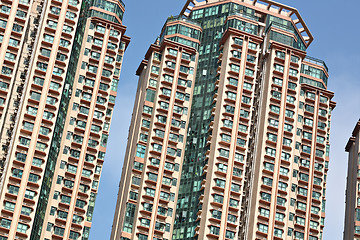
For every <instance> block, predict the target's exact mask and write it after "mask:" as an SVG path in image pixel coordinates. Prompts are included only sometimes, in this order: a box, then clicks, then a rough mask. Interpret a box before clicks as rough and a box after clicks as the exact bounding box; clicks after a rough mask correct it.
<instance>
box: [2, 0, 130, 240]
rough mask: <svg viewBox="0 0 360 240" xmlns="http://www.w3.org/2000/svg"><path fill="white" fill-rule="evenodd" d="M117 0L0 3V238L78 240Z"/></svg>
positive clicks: (87, 211)
mask: <svg viewBox="0 0 360 240" xmlns="http://www.w3.org/2000/svg"><path fill="white" fill-rule="evenodd" d="M124 7H125V6H124V4H123V3H122V2H120V1H117V0H116V1H115V0H114V1H111V0H109V1H104V0H84V1H79V0H61V1H57V0H51V1H50V0H14V1H7V0H4V1H1V7H0V8H1V14H0V21H1V28H0V38H1V48H0V67H1V75H0V81H1V83H0V84H1V86H2V87H1V88H2V90H1V91H2V92H1V94H2V99H3V101H2V106H1V110H2V112H1V120H0V121H1V123H0V124H1V129H2V130H1V144H2V147H1V152H0V154H1V163H2V169H1V170H2V171H1V186H0V187H1V192H0V215H1V216H0V218H1V220H0V239H80V238H82V239H88V235H89V230H90V227H91V220H92V212H93V208H94V203H95V198H96V194H97V187H98V182H99V178H100V174H101V167H102V165H103V162H104V155H105V151H106V141H107V136H108V133H109V126H110V122H111V116H112V111H113V107H114V103H115V97H116V88H117V84H118V81H119V72H120V68H121V62H122V56H123V53H124V51H125V47H126V45H127V44H128V43H129V38H128V37H126V36H124V33H125V30H126V28H125V27H124V26H123V25H122V17H123V13H124Z"/></svg>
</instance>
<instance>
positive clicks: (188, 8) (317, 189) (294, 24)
mask: <svg viewBox="0 0 360 240" xmlns="http://www.w3.org/2000/svg"><path fill="white" fill-rule="evenodd" d="M180 16H181V18H182V19H186V21H194V22H196V23H197V24H198V25H199V26H200V27H201V29H202V31H201V35H200V38H199V40H200V46H199V48H198V55H199V56H198V60H197V62H196V63H195V69H196V75H195V79H194V80H195V81H194V83H195V84H194V89H193V92H192V94H191V95H190V99H192V102H191V114H190V116H189V120H188V121H189V124H188V127H187V128H186V131H185V132H186V135H187V138H186V144H185V145H184V148H183V149H180V150H182V151H181V152H184V156H183V158H182V159H179V160H181V161H180V162H179V165H180V166H179V169H180V170H181V179H180V184H179V188H178V192H176V191H175V192H174V195H175V198H174V199H175V200H177V204H176V209H173V208H172V212H175V216H173V218H164V219H163V221H162V224H165V226H168V231H167V230H166V228H165V232H164V234H158V233H157V232H153V231H147V228H146V227H148V226H149V224H148V221H147V220H143V218H139V213H140V215H141V216H143V215H142V211H143V210H142V209H143V203H144V202H148V201H143V200H141V199H137V198H136V199H133V200H136V201H134V202H132V201H130V200H128V203H130V202H131V204H132V205H131V208H128V205H126V206H125V200H123V199H124V198H129V197H128V196H129V193H130V194H133V195H134V196H137V195H136V194H138V191H136V190H135V188H132V187H129V186H128V184H130V183H129V182H130V173H131V172H134V168H135V165H133V163H134V161H135V162H136V161H137V158H136V157H135V156H134V154H132V155H131V154H129V148H130V147H131V146H132V148H133V149H135V144H137V143H138V141H139V140H138V139H136V140H133V135H132V133H131V134H130V136H131V137H129V142H128V152H127V153H126V158H125V163H124V168H123V173H122V174H123V175H122V180H121V182H120V190H119V198H118V205H117V209H116V213H115V220H114V225H113V235H112V239H188V240H190V239H271V240H272V239H312V240H315V239H319V240H320V239H322V232H323V228H324V218H325V203H326V198H325V191H326V176H327V171H328V163H329V146H330V144H329V134H330V122H331V111H332V110H333V109H334V108H335V103H334V102H332V101H331V99H332V97H333V95H334V94H333V93H332V92H330V91H328V90H327V82H328V77H329V75H328V69H327V66H326V64H325V63H324V62H323V61H321V60H318V59H315V58H311V57H308V56H307V53H306V49H307V47H308V46H309V45H310V44H311V42H312V41H313V37H312V35H311V33H310V31H309V29H308V28H307V26H306V25H305V23H304V21H303V19H302V18H301V16H300V14H299V13H298V11H297V10H296V9H294V8H291V7H288V6H285V5H282V4H279V3H275V2H273V1H261V2H259V1H256V0H244V1H236V0H228V1H217V0H213V1H200V2H198V1H187V3H186V5H185V7H184V8H183V10H182V11H181V14H180ZM169 19H172V18H169ZM183 21H184V20H183ZM171 40H172V41H176V40H178V39H175V38H172V39H171ZM180 42H181V43H184V41H180ZM177 43H179V41H177ZM175 44H176V43H175ZM177 63H178V64H179V62H177ZM147 64H148V62H147ZM175 77H176V76H175ZM150 79H151V78H149V77H148V76H146V77H145V80H144V79H143V78H140V82H141V81H145V82H147V81H150ZM175 80H176V79H175ZM139 84H141V83H139ZM143 91H144V90H143ZM138 94H139V90H138ZM156 94H161V91H160V90H159V89H158V90H157V93H156ZM140 99H141V98H140ZM135 105H136V107H135V109H134V115H139V116H140V115H141V114H143V108H142V107H143V105H144V103H141V102H140V103H138V102H137V103H136V104H135ZM145 106H146V104H145ZM134 115H133V120H132V123H131V124H132V125H131V129H138V128H139V126H140V124H141V123H140V122H139V120H138V121H135V118H134ZM153 115H154V116H156V113H154V114H153ZM168 124H169V123H168ZM168 127H169V126H168ZM137 134H141V133H137ZM137 134H136V135H137ZM139 138H141V135H139ZM143 150H144V154H143V155H142V156H141V158H143V159H144V160H141V161H144V166H146V165H149V162H151V159H152V158H151V157H150V156H149V155H150V154H151V151H152V148H151V144H147V146H146V147H144V148H143ZM133 151H135V150H133ZM164 160H165V159H164ZM160 161H162V159H160ZM165 161H166V160H165ZM139 170H140V172H139V180H138V183H139V184H138V185H139V186H140V190H139V191H146V187H147V184H148V181H149V180H148V179H149V178H150V176H147V170H146V168H144V169H143V168H141V169H139ZM125 176H128V177H127V178H125ZM157 181H158V183H157V184H160V181H161V179H160V180H159V179H157ZM125 183H127V184H125ZM174 190H176V189H174ZM132 192H133V193H132ZM139 195H140V193H139ZM130 198H131V197H130ZM150 203H151V204H153V205H158V203H157V202H156V199H152V198H151V199H150ZM151 216H152V218H153V215H151ZM171 216H172V215H171ZM149 217H150V216H149ZM149 219H150V218H149ZM149 221H150V220H149ZM160 222H161V221H160ZM151 223H152V220H151ZM144 227H145V228H144ZM167 232H169V233H170V235H168V233H167Z"/></svg>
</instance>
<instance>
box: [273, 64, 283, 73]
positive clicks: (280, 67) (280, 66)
mask: <svg viewBox="0 0 360 240" xmlns="http://www.w3.org/2000/svg"><path fill="white" fill-rule="evenodd" d="M275 70H276V71H278V72H284V66H282V65H279V64H275Z"/></svg>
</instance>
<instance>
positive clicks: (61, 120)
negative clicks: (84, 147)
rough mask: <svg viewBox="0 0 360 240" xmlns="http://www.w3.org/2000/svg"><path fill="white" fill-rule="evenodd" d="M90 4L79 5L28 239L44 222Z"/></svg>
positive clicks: (86, 0)
mask: <svg viewBox="0 0 360 240" xmlns="http://www.w3.org/2000/svg"><path fill="white" fill-rule="evenodd" d="M90 6H91V0H85V1H83V3H82V6H81V14H80V15H81V16H83V17H81V18H80V19H79V22H78V26H77V28H76V33H75V41H74V44H73V48H72V50H71V57H70V61H69V66H70V67H69V68H68V70H67V74H66V78H65V87H64V90H63V93H62V97H61V103H60V109H59V114H58V117H57V119H56V123H55V130H54V136H53V139H52V142H51V151H50V152H49V157H48V159H47V161H46V168H45V173H44V179H45V181H44V182H43V184H42V186H41V190H40V197H39V201H38V206H37V208H36V214H35V219H34V228H33V230H32V231H31V237H30V239H34V240H35V239H39V238H40V235H41V231H42V227H43V223H44V217H45V212H46V208H47V205H48V202H49V194H50V189H51V186H52V182H53V178H54V170H55V166H56V162H57V159H58V155H59V151H60V143H61V138H62V134H63V131H64V126H65V119H66V114H67V112H68V107H69V102H70V97H71V92H72V89H73V84H74V78H75V73H76V70H77V65H78V60H79V55H80V50H81V44H82V42H83V37H84V31H85V26H86V20H87V16H88V15H87V14H86V13H87V12H88V10H89V7H90Z"/></svg>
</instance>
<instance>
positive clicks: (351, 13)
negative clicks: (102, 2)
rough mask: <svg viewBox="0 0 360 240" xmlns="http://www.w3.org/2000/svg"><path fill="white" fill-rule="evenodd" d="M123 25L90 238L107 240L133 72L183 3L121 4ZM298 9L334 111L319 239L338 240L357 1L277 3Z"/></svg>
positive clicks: (358, 111)
mask: <svg viewBox="0 0 360 240" xmlns="http://www.w3.org/2000/svg"><path fill="white" fill-rule="evenodd" d="M123 1H124V2H125V4H126V12H125V15H124V25H125V26H127V28H128V30H127V33H126V35H128V36H130V37H131V38H132V40H131V43H130V45H129V47H128V49H127V51H126V53H125V58H124V63H123V67H122V72H121V79H120V84H119V89H118V97H117V100H116V106H115V112H114V117H113V121H112V126H111V133H110V137H109V141H108V149H107V153H106V158H105V163H104V168H103V173H102V177H101V182H100V188H99V194H98V197H97V200H96V206H95V212H94V218H93V224H92V229H91V232H90V239H91V240H93V239H94V240H102V239H109V238H110V233H111V226H112V220H113V216H114V211H115V205H116V198H117V193H118V184H119V181H120V175H121V170H122V164H123V159H124V152H125V148H126V140H127V135H128V129H129V124H130V118H131V114H132V108H133V102H134V98H135V93H136V86H137V81H138V78H137V76H136V75H135V71H136V69H137V68H138V66H139V64H140V62H141V60H142V59H143V57H144V55H145V53H146V51H147V49H148V47H149V46H150V44H151V43H153V42H154V41H155V39H156V37H157V35H158V34H159V33H160V30H161V28H162V26H163V24H164V22H165V20H166V18H167V17H168V16H170V15H177V14H178V13H179V12H180V10H181V9H182V7H183V5H184V3H185V2H186V0H153V1H149V0H123ZM279 2H281V3H283V4H286V5H289V6H292V7H295V8H297V9H298V10H299V12H300V14H301V15H302V17H303V19H304V20H305V22H306V24H307V26H308V27H309V29H310V31H311V32H312V34H313V35H314V38H315V40H314V42H313V43H312V44H311V46H310V47H309V49H308V55H309V56H312V57H316V58H320V59H323V60H325V61H326V63H327V65H328V67H329V74H330V78H329V85H328V89H329V90H330V91H333V92H335V97H334V99H333V100H335V101H336V102H337V107H336V109H335V110H334V111H333V115H332V125H331V127H332V129H331V153H330V166H329V174H328V179H327V193H326V198H327V206H326V220H325V233H324V239H326V240H328V239H329V240H332V239H342V232H343V223H344V203H345V185H346V171H347V154H346V153H345V151H344V147H345V145H346V143H347V140H348V138H349V137H350V135H351V132H352V130H353V128H354V126H355V123H356V122H357V120H358V119H359V118H360V107H359V106H360V94H359V92H360V84H359V83H360V82H359V81H360V78H359V75H360V74H359V70H360V48H359V47H358V42H359V39H360V31H359V29H360V28H359V22H360V20H359V19H358V9H359V8H360V1H358V0H347V1H344V2H342V3H340V2H339V1H338V0H301V1H293V0H279Z"/></svg>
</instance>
